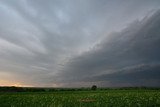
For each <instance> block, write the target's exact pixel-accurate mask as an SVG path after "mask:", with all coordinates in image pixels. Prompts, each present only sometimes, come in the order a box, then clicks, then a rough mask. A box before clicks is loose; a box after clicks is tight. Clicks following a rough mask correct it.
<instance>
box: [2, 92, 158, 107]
mask: <svg viewBox="0 0 160 107" xmlns="http://www.w3.org/2000/svg"><path fill="white" fill-rule="evenodd" d="M0 107H160V90H104V91H98V90H97V91H58V92H17V93H16V92H7V93H6V92H1V93H0Z"/></svg>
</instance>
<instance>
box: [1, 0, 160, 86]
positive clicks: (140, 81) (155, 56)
mask: <svg viewBox="0 0 160 107" xmlns="http://www.w3.org/2000/svg"><path fill="white" fill-rule="evenodd" d="M159 83H160V0H0V86H29V87H30V86H31V87H90V86H92V85H93V84H96V85H97V86H98V87H125V86H128V87H130V86H152V87H160V84H159Z"/></svg>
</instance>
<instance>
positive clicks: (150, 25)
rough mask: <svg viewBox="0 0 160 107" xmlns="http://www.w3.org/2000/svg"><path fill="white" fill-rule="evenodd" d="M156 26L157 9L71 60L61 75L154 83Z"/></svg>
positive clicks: (159, 20)
mask: <svg viewBox="0 0 160 107" xmlns="http://www.w3.org/2000/svg"><path fill="white" fill-rule="evenodd" d="M159 27H160V11H157V12H156V13H155V14H153V15H152V16H150V17H147V16H146V17H145V18H144V19H142V20H141V21H138V20H137V21H135V22H133V23H132V24H130V25H129V26H128V27H127V28H125V29H124V30H122V31H121V32H117V33H114V34H111V35H110V37H107V38H106V39H104V40H102V42H101V43H99V44H98V45H96V46H95V47H94V48H93V49H91V50H90V51H88V52H86V53H83V54H82V55H80V56H78V57H75V58H73V59H71V60H70V61H69V62H68V64H67V66H66V67H64V71H63V74H62V75H64V77H65V78H66V79H68V81H73V80H74V81H84V80H86V79H87V80H88V81H89V80H90V79H91V80H92V77H93V79H95V81H98V80H100V81H108V82H109V83H112V82H113V83H116V85H115V86H121V84H124V85H126V83H127V84H130V85H134V86H135V85H138V86H139V85H147V81H148V86H150V85H155V86H156V85H158V83H159V81H160V80H159V74H160V71H159V70H160V69H159V63H160V50H159V48H160V36H159V34H160V32H159ZM154 64H155V65H154ZM141 65H144V66H141ZM133 66H134V67H133ZM130 67H131V68H130ZM125 68H129V69H126V70H125ZM121 69H124V70H122V71H121ZM139 70H140V71H139ZM126 71H127V73H123V72H126ZM100 75H102V76H100ZM96 76H97V78H98V79H96V78H95V77H96ZM153 81H154V83H155V84H153V83H152V82H153ZM118 84H119V85H118ZM112 86H114V85H112ZM158 86H159V85H158Z"/></svg>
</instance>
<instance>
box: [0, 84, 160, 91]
mask: <svg viewBox="0 0 160 107" xmlns="http://www.w3.org/2000/svg"><path fill="white" fill-rule="evenodd" d="M134 89H138V90H140V89H143V90H144V89H147V90H160V88H158V87H120V88H97V86H96V85H93V86H92V87H91V88H38V87H14V86H12V87H0V92H54V91H90V90H134Z"/></svg>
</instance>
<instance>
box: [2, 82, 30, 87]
mask: <svg viewBox="0 0 160 107" xmlns="http://www.w3.org/2000/svg"><path fill="white" fill-rule="evenodd" d="M0 86H15V87H33V86H32V85H24V84H22V83H20V82H13V81H12V82H11V81H7V80H0Z"/></svg>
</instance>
